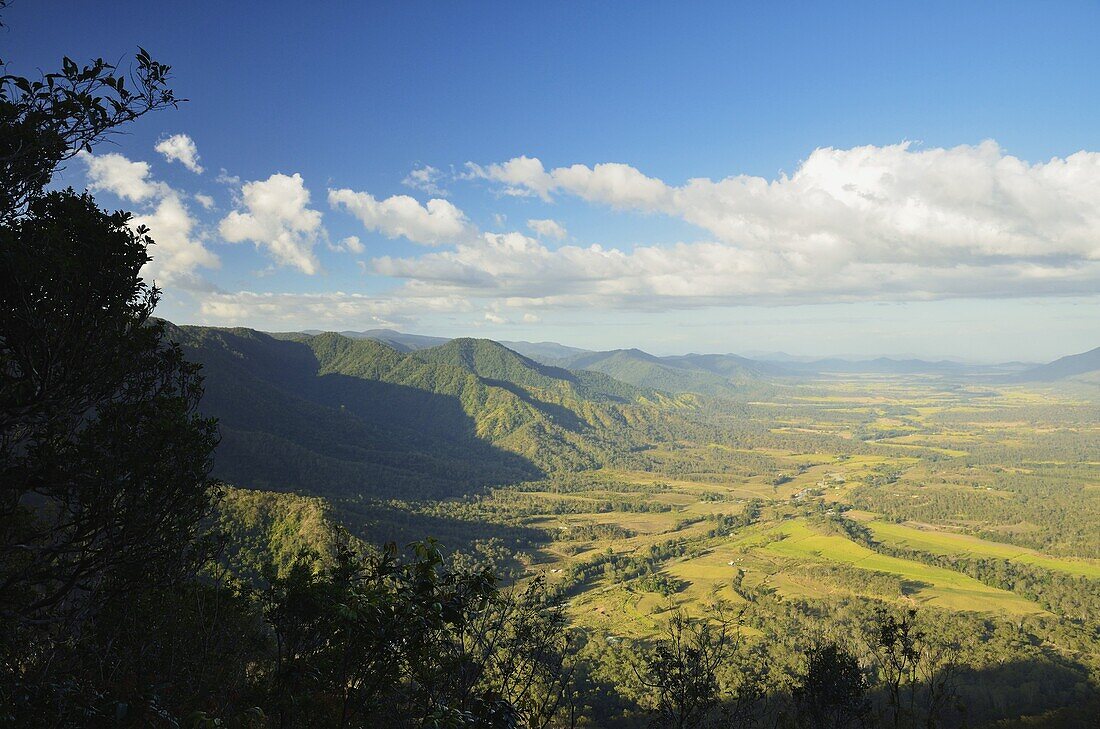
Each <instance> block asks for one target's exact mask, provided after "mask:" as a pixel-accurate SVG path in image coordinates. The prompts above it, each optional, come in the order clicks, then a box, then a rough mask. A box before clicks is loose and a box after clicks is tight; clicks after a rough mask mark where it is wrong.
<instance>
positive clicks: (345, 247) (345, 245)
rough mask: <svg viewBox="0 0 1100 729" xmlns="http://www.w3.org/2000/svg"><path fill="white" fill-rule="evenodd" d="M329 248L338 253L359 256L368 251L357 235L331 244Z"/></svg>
mask: <svg viewBox="0 0 1100 729" xmlns="http://www.w3.org/2000/svg"><path fill="white" fill-rule="evenodd" d="M329 248H331V249H332V250H334V251H337V252H338V253H355V254H359V253H362V252H363V251H365V250H366V248H365V247H364V246H363V242H362V241H360V240H359V236H357V235H349V236H348V237H347V238H343V239H341V240H340V242H339V243H335V244H330V245H329Z"/></svg>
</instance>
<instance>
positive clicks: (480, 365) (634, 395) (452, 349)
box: [417, 339, 654, 402]
mask: <svg viewBox="0 0 1100 729" xmlns="http://www.w3.org/2000/svg"><path fill="white" fill-rule="evenodd" d="M417 356H418V357H420V358H421V359H424V360H427V361H429V362H438V363H440V364H450V365H454V366H456V367H462V368H463V369H466V370H468V371H470V372H473V373H474V374H475V375H477V376H478V377H480V378H482V379H484V380H487V381H490V382H493V383H495V384H501V385H504V384H511V385H518V386H520V387H523V388H534V389H537V390H539V391H540V394H541V395H542V396H543V399H547V397H549V398H550V399H552V400H554V401H558V400H559V399H560V398H561V397H565V398H567V399H568V398H573V399H578V400H580V399H591V400H614V401H618V402H632V401H635V400H638V399H639V398H643V397H650V398H652V397H653V396H654V393H653V392H651V391H646V390H643V389H641V388H637V387H634V386H632V385H629V384H627V383H625V382H622V381H620V380H616V379H614V378H612V377H609V376H608V375H605V374H603V373H600V372H595V371H581V372H571V371H569V370H567V369H564V368H562V367H554V366H550V365H544V364H541V363H539V362H537V361H535V360H533V359H529V358H528V357H525V356H523V355H522V354H519V353H518V352H515V351H513V350H511V349H509V348H508V347H505V346H504V345H503V344H501V343H499V342H494V341H492V340H490V339H452V340H451V341H450V342H447V343H446V344H444V345H441V346H439V347H433V348H432V349H425V350H421V351H419V352H417ZM554 393H557V395H554Z"/></svg>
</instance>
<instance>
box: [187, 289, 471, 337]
mask: <svg viewBox="0 0 1100 729" xmlns="http://www.w3.org/2000/svg"><path fill="white" fill-rule="evenodd" d="M471 309H472V307H471V305H470V303H469V302H468V301H466V299H464V298H462V297H432V296H428V297H417V296H406V297H377V296H367V295H365V294H357V293H345V292H343V291H333V292H327V293H320V294H297V293H256V292H252V291H238V292H234V293H225V292H214V293H212V294H210V295H208V296H205V297H203V299H202V302H201V304H200V314H201V316H202V318H203V320H204V321H206V322H208V323H212V324H234V325H238V326H241V325H244V326H254V327H260V328H267V329H288V328H303V329H316V328H324V327H329V328H333V329H364V328H368V326H397V325H400V324H404V323H409V322H413V321H416V320H417V318H418V317H419V316H420V315H423V314H438V313H448V312H466V311H470V310H471Z"/></svg>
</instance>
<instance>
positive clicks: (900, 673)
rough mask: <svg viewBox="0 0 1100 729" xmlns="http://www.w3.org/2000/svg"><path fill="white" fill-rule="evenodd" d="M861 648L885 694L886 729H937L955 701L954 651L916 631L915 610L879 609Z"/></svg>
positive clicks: (949, 645)
mask: <svg viewBox="0 0 1100 729" xmlns="http://www.w3.org/2000/svg"><path fill="white" fill-rule="evenodd" d="M867 648H868V651H869V652H870V654H871V656H872V658H873V659H874V664H875V668H876V670H877V672H878V679H879V682H880V683H881V684H882V687H883V689H884V691H885V694H886V699H887V703H888V708H887V714H888V717H889V718H888V721H889V723H890V726H894V727H903V726H904V727H927V729H934V727H937V726H941V725H942V723H943V721H944V715H945V714H946V712H947V711H948V709H949V708H951V705H952V700H953V699H954V697H955V684H954V679H955V676H956V673H957V668H958V660H959V649H960V646H959V645H957V644H954V643H952V642H950V641H945V640H936V639H935V638H934V637H933V636H932V635H930V634H929V633H928V631H927V630H926V629H924V628H923V627H921V625H920V623H919V622H918V616H917V611H916V610H906V611H904V612H901V613H895V612H892V611H890V610H888V609H886V608H880V609H879V610H878V611H877V612H876V613H875V615H874V617H873V620H872V623H871V626H870V629H869V634H868V637H867Z"/></svg>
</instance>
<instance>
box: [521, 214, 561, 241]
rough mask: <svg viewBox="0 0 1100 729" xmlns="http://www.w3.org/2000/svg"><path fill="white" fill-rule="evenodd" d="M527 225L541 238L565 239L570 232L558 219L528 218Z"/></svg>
mask: <svg viewBox="0 0 1100 729" xmlns="http://www.w3.org/2000/svg"><path fill="white" fill-rule="evenodd" d="M527 227H528V228H530V229H531V230H532V231H533V232H534V233H535V235H537V236H538V237H539V238H553V239H554V240H565V238H566V237H568V235H569V233H567V232H566V230H565V227H564V226H563V225H562V224H561V223H559V222H558V221H556V220H550V219H548V218H547V219H543V220H528V221H527Z"/></svg>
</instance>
